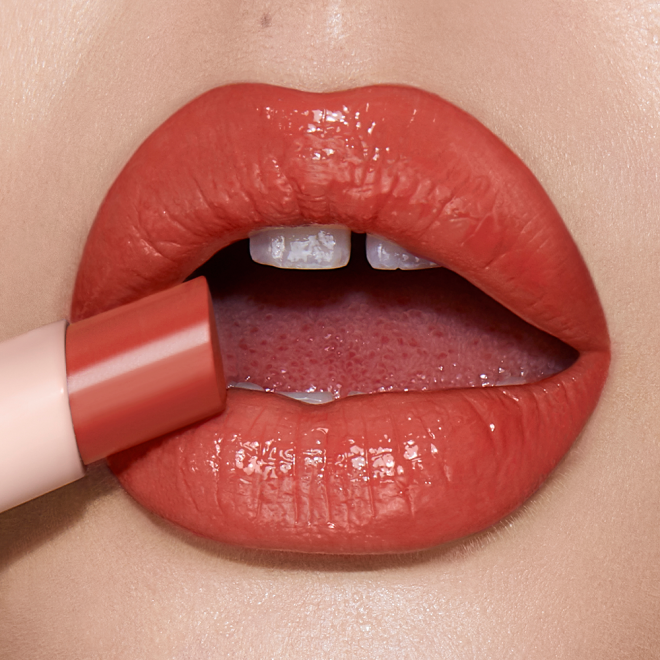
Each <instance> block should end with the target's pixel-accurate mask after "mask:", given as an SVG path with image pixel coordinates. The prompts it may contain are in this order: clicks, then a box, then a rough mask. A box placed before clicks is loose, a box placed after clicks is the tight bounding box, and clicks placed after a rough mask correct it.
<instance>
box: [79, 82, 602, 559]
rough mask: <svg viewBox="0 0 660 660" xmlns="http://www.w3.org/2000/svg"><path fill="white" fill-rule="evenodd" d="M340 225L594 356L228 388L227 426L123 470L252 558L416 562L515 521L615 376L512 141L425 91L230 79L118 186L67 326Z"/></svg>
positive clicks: (169, 445)
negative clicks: (273, 243) (337, 385)
mask: <svg viewBox="0 0 660 660" xmlns="http://www.w3.org/2000/svg"><path fill="white" fill-rule="evenodd" d="M337 223H340V224H344V225H346V226H347V227H348V228H349V229H351V230H352V231H353V232H358V233H362V232H368V233H370V234H377V235H379V236H384V237H386V238H388V239H390V240H392V241H395V242H396V243H398V244H399V245H401V246H403V247H404V248H406V249H407V250H410V251H411V252H413V253H414V254H417V255H419V256H422V257H425V258H427V259H429V260H431V261H434V262H436V263H441V264H443V265H445V266H447V268H449V269H451V270H453V271H455V272H456V273H458V274H459V275H461V276H462V277H464V278H466V279H467V280H469V281H470V282H471V283H472V284H474V285H476V286H477V287H479V288H480V289H481V290H482V291H484V292H485V293H487V294H488V295H489V296H491V297H492V298H494V299H495V300H497V301H498V302H499V303H501V304H502V305H504V306H505V307H507V308H508V309H510V310H511V311H512V312H514V313H515V314H517V315H518V316H519V317H521V318H522V319H524V320H525V321H527V322H528V323H530V324H532V325H534V326H536V327H537V328H539V329H541V330H543V331H545V332H547V333H549V334H551V335H554V337H556V338H558V339H560V340H561V341H563V342H565V343H566V344H568V345H570V346H571V347H573V348H574V349H575V350H576V351H578V352H579V357H578V359H577V360H576V361H575V362H574V363H573V364H572V365H571V366H570V367H569V368H568V369H566V370H564V371H562V372H560V373H558V374H556V375H554V376H552V377H550V378H547V379H545V380H542V381H540V382H536V383H529V384H526V385H516V386H509V387H490V388H470V389H451V390H445V391H436V392H399V393H395V392H388V393H377V394H370V395H367V396H357V397H349V398H344V399H339V400H337V401H334V402H332V403H329V404H326V405H323V406H319V407H312V406H308V405H306V404H303V403H299V402H296V401H293V400H289V399H285V398H283V397H281V396H277V395H273V394H267V393H261V392H251V391H238V390H230V391H229V393H228V398H227V408H226V410H225V412H224V413H223V414H222V415H220V416H218V417H215V418H212V419H210V420H208V421H206V422H204V423H201V424H197V425H195V426H192V427H189V428H187V429H185V430H183V431H181V432H178V433H175V434H171V435H169V436H165V437H163V438H160V439H158V440H155V441H153V442H151V443H147V444H145V445H142V446H140V447H138V448H134V449H132V450H129V451H126V452H123V453H121V454H118V455H116V456H114V457H111V459H110V460H109V462H110V466H111V468H112V469H113V470H114V471H115V473H116V474H117V476H118V477H119V479H120V481H121V483H122V484H123V485H124V487H125V488H126V489H127V490H128V491H129V493H131V494H132V495H133V497H135V498H136V499H137V500H138V501H139V502H140V503H142V504H143V505H144V506H146V507H147V508H148V509H150V510H152V511H153V512H155V513H157V514H158V515H161V516H163V517H165V518H167V519H168V520H170V521H172V522H174V523H176V524H178V525H181V526H183V527H185V528H187V529H189V530H191V531H192V532H194V533H196V534H199V535H202V536H205V537H208V538H211V539H215V540H218V541H221V542H227V543H234V544H242V545H246V546H250V547H262V548H273V549H285V550H296V551H305V552H333V553H360V552H363V553H375V552H397V551H407V550H415V549H420V548H424V547H429V546H433V545H436V544H439V543H443V542H446V541H450V540H453V539H457V538H460V537H463V536H465V535H468V534H471V533H474V532H477V531H479V530H482V529H484V528H486V527H488V526H490V525H492V524H494V523H495V522H497V521H498V520H500V519H501V518H502V517H503V516H505V515H506V514H507V513H509V512H511V511H513V510H514V509H515V508H517V507H518V506H519V505H520V504H521V503H522V502H524V501H525V500H526V499H527V498H528V497H529V496H530V495H531V494H532V493H533V492H534V491H535V490H536V489H537V488H538V487H539V486H540V484H541V483H542V482H543V481H544V479H545V478H546V477H547V475H548V474H549V473H550V472H551V470H552V469H553V468H554V467H555V466H556V464H557V463H558V462H559V461H560V459H561V458H562V456H563V455H564V454H565V453H566V451H567V450H568V449H569V447H570V446H571V444H572V443H573V441H574V440H575V439H576V438H577V436H578V434H579V433H580V431H581V429H582V427H583V426H584V424H585V422H586V421H587V419H588V417H589V415H590V414H591V412H592V410H593V409H594V407H595V405H596V403H597V400H598V397H599V394H600V391H601V388H602V386H603V383H604V381H605V378H606V375H607V368H608V364H609V339H608V333H607V328H606V324H605V319H604V315H603V312H602V309H601V306H600V303H599V301H598V297H597V294H596V292H595V289H594V286H593V284H592V281H591V278H590V276H589V273H588V271H587V269H586V266H585V264H584V262H583V261H582V258H581V257H580V254H579V252H578V249H577V247H576V245H575V244H574V242H573V241H572V239H571V237H570V235H569V233H568V231H567V229H566V227H565V226H564V224H563V222H562V220H561V218H560V217H559V215H558V214H557V211H556V210H555V208H554V206H553V205H552V203H551V201H550V200H549V198H548V196H547V195H546V193H545V192H544V191H543V189H542V188H541V186H540V184H539V183H538V182H537V181H536V179H535V178H534V177H533V175H532V174H531V173H530V172H529V170H528V169H527V168H526V166H525V165H524V164H523V163H522V162H521V161H520V160H519V159H518V158H517V157H516V156H515V155H514V154H513V153H512V152H511V151H510V150H509V149H508V148H507V147H506V146H505V145H504V144H503V143H502V142H501V141H500V140H499V139H498V138H496V137H495V136H494V135H493V134H491V133H490V132H489V131H488V130H487V129H486V128H485V127H483V126H482V125H481V124H480V123H479V122H477V121H476V120H475V119H474V118H472V117H470V116H469V115H467V114H466V113H464V112H462V111H461V110H459V109H458V108H456V107H454V106H453V105H451V104H449V103H447V102H445V101H443V100H442V99H440V98H438V97H436V96H434V95H432V94H429V93H426V92H423V91H419V90H415V89H412V88H403V87H393V86H376V87H366V88H361V89H354V90H350V91H344V92H337V93H331V94H312V93H304V92H299V91H295V90H289V89H282V88H277V87H271V86H266V85H256V84H254V85H251V84H245V85H232V86H227V87H222V88H218V89H214V90H212V91H210V92H208V93H207V94H205V95H203V96H201V97H199V98H198V99H196V100H194V101H193V102H191V103H190V104H189V105H187V106H185V107H184V108H182V109H181V110H180V111H179V112H177V113H176V114H175V115H173V116H172V117H171V118H170V119H168V120H167V121H166V122H165V123H164V124H163V125H162V126H160V127H159V128H158V129H157V130H156V131H155V132H154V133H153V134H152V135H151V136H150V137H149V138H148V139H147V140H146V141H145V142H144V143H143V145H142V146H141V147H140V148H139V149H138V151H137V152H136V153H135V154H134V156H133V157H132V158H131V160H130V161H129V163H128V164H127V165H126V167H125V168H124V170H123V171H122V172H121V174H120V175H119V177H118V178H117V180H116V181H115V183H114V185H113V186H112V188H111V189H110V191H109V192H108V195H107V197H106V199H105V200H104V202H103V204H102V206H101V208H100V210H99V213H98V215H97V218H96V220H95V223H94V225H93V227H92V229H91V232H90V234H89V237H88V240H87V244H86V247H85V251H84V254H83V258H82V261H81V264H80V269H79V272H78V278H77V281H76V288H75V292H74V297H73V304H72V317H73V319H74V320H78V319H81V318H84V317H86V316H89V315H92V314H95V313H98V312H101V311H104V310H106V309H109V308H112V307H115V306H118V305H120V304H123V303H126V302H129V301H131V300H134V299H137V298H139V297H142V296H144V295H147V294H149V293H153V292H155V291H158V290H162V289H164V288H167V287H170V286H172V285H174V284H177V283H179V282H181V281H183V280H184V279H186V278H187V277H188V276H189V275H190V274H191V273H192V272H193V271H195V270H196V269H197V268H198V267H199V266H201V265H202V264H203V263H204V262H205V261H207V260H208V259H209V258H210V257H211V256H212V255H214V254H215V253H216V252H217V251H219V250H220V249H222V248H223V247H225V246H227V245H229V244H231V243H233V242H235V241H238V240H240V239H243V238H246V237H247V236H249V235H250V234H251V233H252V232H254V231H255V230H258V229H260V228H263V227H266V226H295V225H300V224H337Z"/></svg>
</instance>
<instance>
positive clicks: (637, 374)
mask: <svg viewBox="0 0 660 660" xmlns="http://www.w3.org/2000/svg"><path fill="white" fill-rule="evenodd" d="M0 43H2V44H3V45H4V47H3V48H2V49H1V50H0V144H1V145H2V156H1V157H0V191H1V192H0V224H1V228H0V231H1V232H2V245H3V250H2V254H3V258H2V260H0V278H2V282H3V285H2V287H0V310H2V312H1V314H0V339H5V338H9V337H11V336H13V335H16V334H18V333H21V332H25V331H27V330H29V329H31V328H33V327H36V326H39V325H41V324H44V323H47V322H50V321H53V320H55V319H57V318H61V317H63V316H65V315H66V314H67V312H68V305H69V302H70V298H71V293H72V288H73V281H74V277H75V272H76V267H77V263H78V260H79V257H80V254H81V250H82V246H83V244H84V241H85V237H86V235H87V232H88V229H89V226H90V224H91V222H92V220H93V218H94V215H95V212H96V209H97V208H98V206H99V204H100V202H101V200H102V198H103V196H104V194H105V191H106V190H107V188H108V187H109V185H110V184H111V183H112V181H113V180H114V178H115V177H116V175H117V174H118V172H119V170H120V168H121V166H122V164H123V163H124V162H125V161H126V160H127V159H128V157H129V156H130V154H131V153H132V152H133V151H134V150H135V148H136V147H137V146H138V145H139V144H140V142H141V141H142V140H143V139H144V138H145V137H146V136H147V135H148V134H149V133H150V132H151V131H152V130H153V129H154V128H155V127H156V126H158V125H159V124H160V123H161V122H162V121H163V120H164V119H165V118H166V117H167V116H169V115H170V114H171V113H172V112H173V111H174V110H176V109H177V108H178V107H180V106H181V105H182V104H183V103H185V102H186V101H188V100H190V99H192V98H194V97H195V96H197V95H198V94H200V93H201V92H203V91H205V90H207V89H209V88H211V87H214V86H217V85H222V84H225V83H229V82H237V81H259V82H268V83H274V84H279V85H285V86H290V87H298V88H301V89H306V90H313V91H329V90H333V89H339V88H345V87H353V86H358V85H364V84H371V83H379V82H389V83H403V84H411V85H415V86H419V87H423V88H425V89H428V90H430V91H432V92H435V93H438V94H440V95H441V96H443V97H444V98H446V99H448V100H449V101H452V102H454V103H456V104H457V105H459V106H460V107H462V108H463V109H465V110H467V111H468V112H471V113H472V114H474V115H475V116H476V117H477V118H478V119H479V120H480V121H482V122H483V123H484V124H485V125H486V126H488V127H489V128H490V129H491V130H493V131H494V132H495V133H496V134H498V135H499V136H500V137H501V138H502V139H503V140H504V141H505V142H506V143H507V144H508V145H509V146H510V147H511V148H512V149H513V150H514V151H516V152H517V153H518V154H519V155H520V156H521V157H522V159H523V160H524V161H525V162H526V163H527V165H528V166H529V167H530V168H531V169H532V171H533V172H534V173H535V174H536V176H537V177H538V179H539V180H540V182H541V183H542V184H543V186H544V187H545V188H546V190H547V191H548V193H549V194H550V197H551V198H552V199H553V200H554V202H555V204H556V205H557V208H558V209H559V211H560V213H561V214H562V216H563V217H564V220H565V222H566V224H567V226H568V228H569V230H570V231H571V233H572V234H573V236H574V237H575V240H576V241H577V243H578V245H579V247H580V249H581V251H582V253H583V255H584V258H585V260H586V262H587V265H588V266H589V268H590V271H591V273H592V276H593V278H594V281H595V284H596V287H597V288H598V291H599V293H600V296H601V301H602V303H603V307H604V309H605V313H606V315H607V318H608V322H609V327H610V333H611V337H612V343H613V362H612V368H611V375H610V379H609V381H608V383H607V385H606V388H605V392H604V394H603V397H602V399H601V402H600V405H599V407H598V408H597V410H596V413H595V414H594V415H593V417H592V418H591V420H590V422H589V423H588V425H587V427H586V429H585V431H584V432H583V434H582V436H581V437H580V439H579V440H578V442H577V443H576V445H575V446H574V447H573V449H572V450H571V451H570V452H569V454H568V456H567V457H566V459H565V460H564V462H563V463H562V464H561V466H560V467H559V469H558V470H557V471H556V472H555V473H554V474H553V476H552V478H551V479H550V480H549V482H548V483H547V484H546V486H545V487H544V488H542V490H541V491H540V492H539V493H538V494H537V495H536V496H535V497H534V498H533V499H532V500H531V501H530V502H528V503H527V504H526V505H525V506H524V507H523V508H522V509H521V510H520V511H519V512H518V513H517V514H515V515H514V516H512V517H511V518H509V519H508V520H506V521H503V522H502V523H501V524H499V525H498V526H497V527H495V528H493V529H491V530H489V531H488V532H486V533H483V534H481V535H478V536H476V537H473V538H471V539H467V540H464V541H461V542H458V543H455V544H452V545H450V546H444V547H440V548H436V549H434V550H430V551H426V552H422V553H416V554H414V555H407V556H389V557H375V558H373V557H372V558H370V557H361V558H352V559H351V558H335V557H310V556H304V555H286V554H278V553H272V554H271V553H266V552H255V551H245V550H240V549H235V548H227V547H221V546H218V545H217V544H213V543H210V542H206V541H202V540H199V539H196V538H193V537H191V536H190V535H187V534H185V533H183V532H182V531H180V530H178V529H175V528H173V527H172V526H170V525H168V524H166V523H164V522H162V521H160V520H158V519H156V518H155V517H153V516H151V515H149V514H147V513H146V512H144V511H143V510H141V509H140V508H139V507H138V506H137V505H136V504H134V503H133V501H132V500H131V499H130V498H129V497H128V496H127V495H126V494H125V493H124V492H123V491H122V490H121V488H120V487H119V486H118V485H117V483H116V481H115V480H114V478H113V477H112V476H111V475H110V473H109V472H108V471H107V469H106V468H105V467H104V466H103V465H97V466H95V467H94V468H93V470H92V471H91V474H90V475H89V477H88V478H86V479H85V480H82V481H80V482H77V483H76V484H73V485H71V486H69V487H67V488H65V489H61V490H60V491H57V492H55V493H52V494H50V495H47V496H44V497H43V498H41V499H39V500H37V501H34V502H31V503H28V504H26V505H24V506H22V507H19V508H18V509H15V510H12V511H9V512H6V513H4V514H2V515H1V516H0V621H2V626H0V657H8V658H15V659H17V660H22V659H24V658H25V659H28V658H29V659H30V660H33V659H37V660H39V659H40V658H56V657H66V658H72V659H76V658H85V659H87V658H104V659H105V658H127V657H129V658H132V657H135V658H137V657H139V658H154V659H156V658H186V659H188V658H195V659H196V658H215V657H236V658H322V657H328V658H345V657H346V658H349V657H350V658H373V657H378V658H429V657H433V658H442V659H443V660H444V659H445V658H447V659H452V660H453V659H454V658H456V659H459V660H462V659H463V658H466V659H468V658H470V659H471V658H491V657H492V658H535V659H540V660H544V659H546V658H548V659H550V658H553V659H555V658H566V659H574V658H598V659H604V660H608V659H610V658H612V659H614V658H616V659H622V658H632V659H647V658H653V657H657V654H658V650H657V649H658V648H660V626H658V625H657V621H658V616H659V615H660V587H658V585H659V584H660V568H659V566H660V561H659V560H660V550H659V548H660V507H658V505H657V504H658V502H659V501H660V480H659V479H658V476H657V474H658V464H659V461H660V444H658V442H657V440H656V438H657V433H658V431H657V429H658V419H659V418H660V397H659V396H657V391H658V387H657V385H656V383H655V373H654V368H653V365H654V364H656V363H657V361H658V360H659V359H660V304H658V303H659V302H660V300H659V299H658V298H659V296H658V291H659V290H660V274H659V271H658V267H657V264H658V259H659V258H660V223H658V215H657V213H658V211H657V209H658V208H660V186H658V180H657V163H658V162H660V141H659V139H658V135H660V126H659V125H658V124H659V123H660V120H659V119H658V117H660V84H659V83H658V80H660V75H659V74H660V71H659V70H658V69H659V67H658V62H659V61H660V58H659V55H660V52H659V51H660V10H659V9H658V7H657V5H656V3H654V2H651V1H648V2H636V3H632V4H630V3H627V4H626V3H623V2H621V1H618V2H616V1H613V2H608V1H603V2H598V3H587V2H580V1H578V0H563V1H562V2H547V0H524V2H523V0H506V1H504V2H499V3H492V2H489V1H488V0H475V1H474V2H470V3H459V2H452V1H450V0H436V1H433V2H432V1H431V0H405V1H404V0H378V1H376V0H351V1H350V2H349V1H348V0H346V1H345V2H342V1H341V0H325V1H322V0H315V1H314V2H309V1H307V2H303V1H302V0H293V1H291V0H286V1H285V0H272V1H270V2H249V1H245V2H239V1H238V0H224V1H221V2H218V1H217V0H214V1H211V0H192V1H191V2H186V3H181V2H173V1H169V0H166V1H164V2H163V1H159V2H155V0H141V1H139V2H123V3H122V2H112V3H111V2H101V1H100V0H98V1H96V2H90V3H82V2H79V1H78V0H59V1H58V2H48V3H46V2H37V1H36V0H33V1H32V2H18V1H14V0H10V1H8V2H4V3H2V5H1V7H0ZM7 44H9V46H7Z"/></svg>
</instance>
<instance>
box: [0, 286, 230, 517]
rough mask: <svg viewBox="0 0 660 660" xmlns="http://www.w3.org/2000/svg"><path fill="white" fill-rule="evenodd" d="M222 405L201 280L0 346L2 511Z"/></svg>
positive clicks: (208, 309) (206, 297)
mask: <svg viewBox="0 0 660 660" xmlns="http://www.w3.org/2000/svg"><path fill="white" fill-rule="evenodd" d="M225 399H226V387H225V381H224V374H223V369H222V360H221V357H220V347H219V344H218V335H217V332H216V327H215V317H214V313H213V304H212V301H211V296H210V293H209V290H208V286H207V284H206V280H205V279H204V278H203V277H198V278H196V279H194V280H190V281H188V282H184V283H183V284H180V285H179V286H176V287H173V288H172V289H168V290H166V291H162V292H160V293H156V294H154V295H152V296H148V297H146V298H143V299H141V300H138V301H135V302H132V303H129V304H127V305H124V306H123V307H118V308H116V309H112V310H110V311H107V312H103V313H102V314H99V315H98V316H94V317H91V318H88V319H85V320H83V321H79V322H77V323H73V324H67V322H66V321H57V322H55V323H51V324H50V325H47V326H44V327H43V328H38V329H36V330H32V331H30V332H28V333H26V334H24V335H21V336H20V337H15V338H13V339H9V340H8V341H5V342H3V343H0V512H2V511H5V510H7V509H11V508H12V507H14V506H17V505H19V504H22V503H23V502H27V501H28V500H31V499H33V498H35V497H38V496H39V495H43V494H44V493H47V492H49V491H51V490H54V489H56V488H59V487H61V486H64V485H66V484H68V483H71V482H72V481H75V480H76V479H79V478H81V477H83V476H84V474H85V465H88V464H90V463H93V462H94V461H97V460H99V459H101V458H104V457H106V456H109V455H110V454H114V453H116V452H118V451H121V450H123V449H127V448H128V447H133V446H135V445H138V444H140V443H142V442H146V441H147V440H152V439H153V438H157V437H159V436H161V435H163V434H165V433H169V432H171V431H175V430H176V429H179V428H182V427H184V426H187V425H189V424H192V423H194V422H197V421H200V420H202V419H205V418H207V417H210V416H211V415H214V414H218V413H219V412H222V410H223V409H224V405H225Z"/></svg>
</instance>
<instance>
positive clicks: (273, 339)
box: [196, 237, 577, 396]
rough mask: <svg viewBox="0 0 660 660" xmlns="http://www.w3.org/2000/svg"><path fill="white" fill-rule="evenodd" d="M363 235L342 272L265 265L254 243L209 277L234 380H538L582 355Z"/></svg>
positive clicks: (351, 383)
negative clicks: (379, 263)
mask: <svg viewBox="0 0 660 660" xmlns="http://www.w3.org/2000/svg"><path fill="white" fill-rule="evenodd" d="M361 255H364V238H363V237H356V238H355V239H354V244H353V251H352V256H351V261H350V263H349V265H348V266H347V267H346V268H343V269H340V270H336V271H291V270H278V269H275V268H270V267H268V266H259V265H257V264H255V263H254V262H252V260H251V259H250V257H249V253H248V247H247V242H246V241H243V242H239V243H236V244H234V245H232V246H230V247H229V248H226V249H225V250H223V251H222V252H220V253H219V254H217V255H216V256H215V257H213V259H211V260H210V261H209V262H207V263H206V264H205V265H204V266H203V267H202V268H201V269H200V271H198V272H197V273H196V275H199V274H203V275H205V276H206V277H207V279H208V280H209V285H210V287H211V292H212V295H213V300H214V305H215V309H216V316H217V320H218V331H219V335H220V346H221V347H222V354H223V359H224V365H225V375H226V378H227V381H228V382H231V381H234V382H244V381H249V382H252V383H255V384H257V385H260V386H262V387H264V388H265V389H266V390H274V391H277V392H295V391H298V392H303V391H326V392H331V393H333V394H334V395H335V396H346V395H347V394H349V393H351V392H365V393H366V392H376V391H405V390H440V389H449V388H461V387H482V386H492V385H510V384H518V383H527V382H535V381H539V380H542V379H543V378H546V377H548V376H550V375H552V374H554V373H557V372H559V371H562V370H563V369H565V368H567V367H568V366H570V364H572V363H573V362H574V361H575V359H576V357H577V354H576V352H575V351H574V350H573V349H572V348H570V347H568V346H567V345H566V344H564V343H562V342H560V341H559V340H557V339H555V338H554V337H551V336H550V335H547V334H546V333H544V332H541V331H540V330H537V329H536V328H534V327H532V326H530V325H529V324H528V323H526V322H525V321H523V320H521V319H520V318H518V317H517V316H515V315H514V314H512V313H511V312H509V311H508V310H507V309H505V308H504V307H502V306H501V305H500V304H498V303H496V302H495V301H494V300H492V299H491V298H489V297H488V296H486V295H485V294H484V293H482V292H481V291H480V290H479V289H477V288H475V287H474V286H472V285H471V284H469V283H468V282H467V281H466V280H464V279H463V278H461V277H459V276H458V275H456V274H455V273H453V272H451V271H448V270H446V269H444V268H438V269H432V270H422V271H408V272H402V271H376V270H373V269H372V268H371V267H370V266H369V265H368V264H367V262H366V259H365V258H364V257H363V256H361Z"/></svg>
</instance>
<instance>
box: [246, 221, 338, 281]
mask: <svg viewBox="0 0 660 660" xmlns="http://www.w3.org/2000/svg"><path fill="white" fill-rule="evenodd" d="M250 256H251V257H252V260H253V261H256V262H257V263H258V264H264V265H266V266H275V267H276V268H299V269H302V270H329V269H331V268H342V267H343V266H345V265H346V264H347V263H348V261H349V259H350V258H351V232H350V230H349V229H347V228H346V227H343V226H341V225H309V226H306V227H270V228H268V229H264V230H262V231H259V232H257V233H256V234H253V235H252V236H250Z"/></svg>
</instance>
